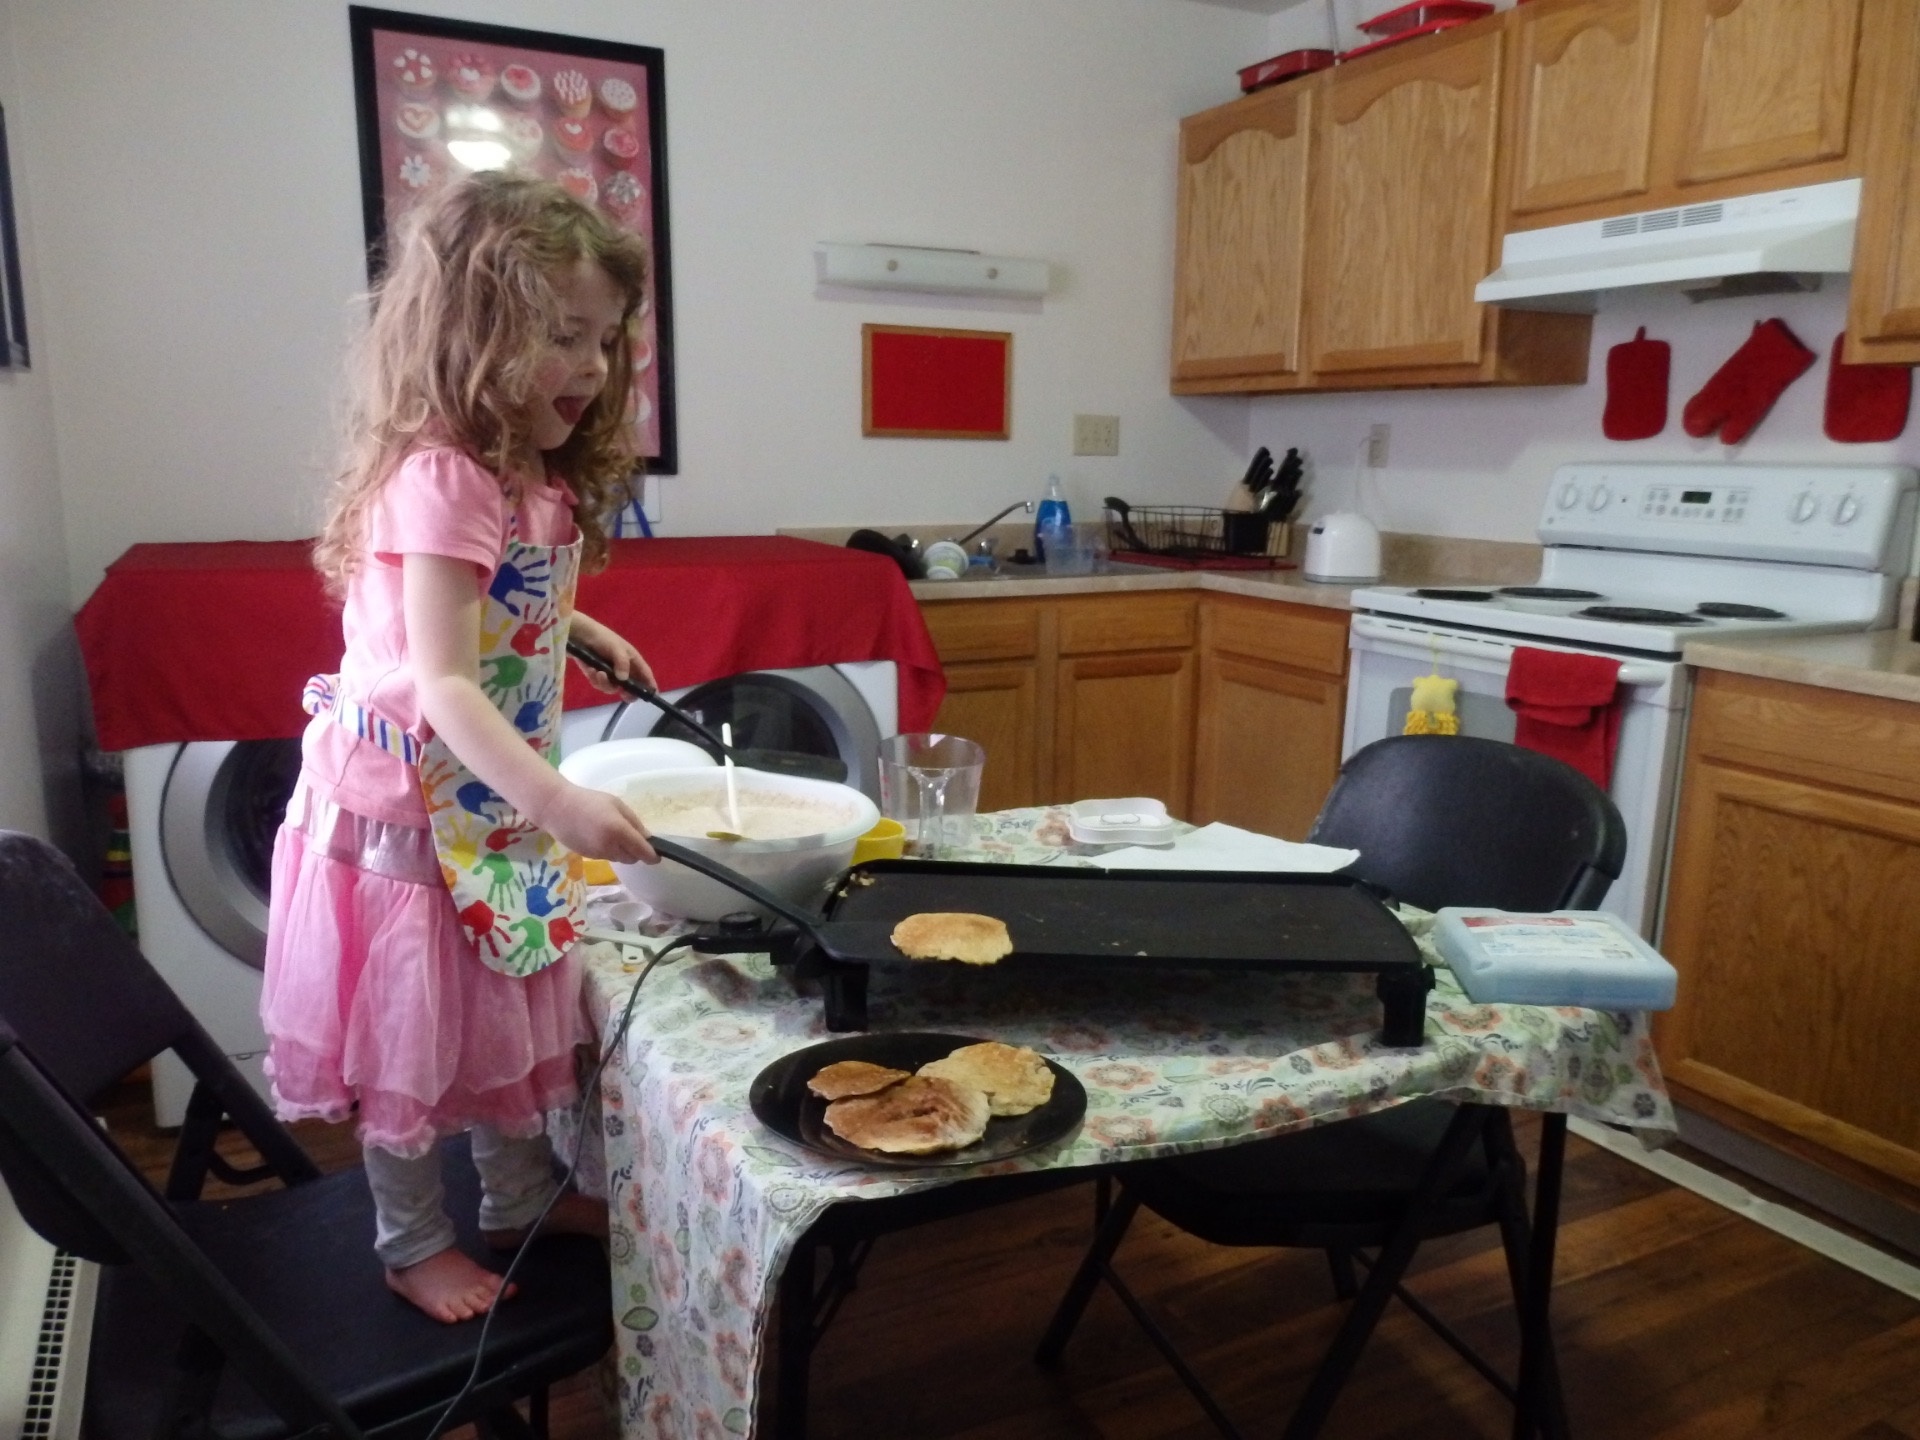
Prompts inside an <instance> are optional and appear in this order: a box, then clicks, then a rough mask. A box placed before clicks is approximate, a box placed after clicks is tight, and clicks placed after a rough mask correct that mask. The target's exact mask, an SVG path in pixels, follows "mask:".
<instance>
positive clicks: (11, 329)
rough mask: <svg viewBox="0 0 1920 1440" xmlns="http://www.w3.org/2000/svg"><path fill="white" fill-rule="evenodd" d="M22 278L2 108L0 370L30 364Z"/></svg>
mask: <svg viewBox="0 0 1920 1440" xmlns="http://www.w3.org/2000/svg"><path fill="white" fill-rule="evenodd" d="M23 293H24V292H23V291H22V288H21V280H20V231H19V227H18V226H17V225H16V224H15V223H14V218H13V160H12V158H11V157H10V156H9V154H8V152H7V114H6V110H5V109H4V108H0V370H25V369H28V368H29V359H30V357H29V355H28V352H27V309H26V301H25V299H24V298H23Z"/></svg>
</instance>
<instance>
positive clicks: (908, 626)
mask: <svg viewBox="0 0 1920 1440" xmlns="http://www.w3.org/2000/svg"><path fill="white" fill-rule="evenodd" d="M311 546H312V542H311V541H306V540H265V541H262V540H230V541H215V542H209V543H201V544H178V545H135V546H133V547H132V548H131V549H129V550H128V551H127V552H126V554H124V555H122V556H121V557H120V558H119V559H118V560H116V561H114V562H113V564H111V565H109V566H108V567H107V574H106V578H105V579H103V580H102V581H101V582H100V586H99V588H98V589H97V590H95V591H94V592H93V594H92V595H91V596H89V597H88V599H87V602H86V604H85V605H83V606H82V607H81V609H80V613H79V615H78V616H77V617H76V618H75V622H74V623H75V628H76V629H77V630H78V632H79V636H80V650H81V653H82V655H83V656H84V658H85V660H86V666H87V679H88V681H89V683H90V685H91V687H92V691H93V714H94V725H95V729H96V732H97V734H98V738H99V744H100V748H101V749H103V750H129V749H132V748H133V747H135V746H137V745H155V744H160V743H162V742H166V741H180V740H271V739H290V738H293V737H295V736H297V735H299V734H300V733H301V731H302V730H303V729H305V727H306V723H307V716H306V715H305V713H304V712H302V710H301V709H300V689H301V687H302V686H303V685H305V684H306V681H307V677H308V676H310V675H314V674H318V673H321V672H324V671H329V670H334V669H337V668H338V667H339V663H340V651H341V639H340V612H339V609H338V607H336V606H335V605H334V604H333V602H332V601H330V600H329V599H328V598H327V596H326V594H325V592H324V591H323V590H322V588H321V584H320V576H319V575H318V574H317V573H316V572H315V571H314V569H313V563H312V559H311ZM580 608H581V609H582V610H584V611H586V612H587V613H588V614H589V615H591V616H593V617H594V619H596V620H600V621H603V622H605V623H606V624H608V625H610V626H612V627H613V628H614V629H615V630H617V631H619V632H620V633H621V634H623V635H625V636H626V637H627V638H629V639H630V640H632V641H633V642H634V643H635V644H636V645H638V646H639V647H640V651H641V653H642V654H644V655H645V656H646V657H647V660H648V663H650V664H651V665H652V666H653V670H654V674H655V676H656V677H658V679H659V681H660V684H661V686H662V688H664V689H667V690H675V689H679V688H680V687H682V686H686V685H697V684H700V683H702V682H704V681H707V680H717V679H720V678H722V677H723V676H727V675H737V674H740V673H741V672H742V671H746V670H784V669H792V668H795V667H798V666H803V665H828V664H835V663H838V662H841V661H850V660H891V661H893V662H894V663H895V664H896V665H897V666H898V667H899V674H900V728H901V729H902V730H926V729H929V728H931V726H932V724H933V717H934V712H935V711H936V710H938V709H939V708H940V701H941V699H942V697H943V696H944V695H945V694H946V677H945V676H944V674H943V673H942V672H941V669H940V659H939V656H938V655H936V654H935V653H934V648H933V641H932V639H931V638H930V637H929V636H928V634H927V627H926V622H925V621H924V620H922V619H921V616H920V607H919V606H918V605H917V604H916V603H915V601H914V598H913V595H912V592H910V591H909V590H908V589H907V582H906V579H905V577H904V576H902V575H901V573H900V569H899V567H898V566H897V565H895V564H894V563H893V562H892V561H891V560H888V559H885V558H884V557H882V556H878V555H870V554H867V553H866V552H865V551H861V550H849V549H845V548H843V547H841V546H837V545H823V544H820V543H819V542H817V541H813V540H799V539H795V538H792V537H790V536H784V535H737V536H736V535H724V536H722V535H715V536H698V537H691V538H686V539H672V540H616V541H614V542H613V558H612V562H611V563H610V564H609V565H608V567H607V568H606V569H605V570H603V571H601V572H600V573H599V574H598V575H591V576H587V577H585V578H583V579H582V580H581V582H580ZM609 699H610V697H608V696H607V695H605V694H603V693H602V692H601V691H598V690H596V689H594V688H593V687H592V686H591V685H590V684H588V683H587V681H586V680H585V679H584V678H582V677H581V676H580V675H579V674H578V673H571V674H569V676H568V679H567V693H566V704H567V705H568V707H569V708H573V707H578V706H585V705H604V704H607V703H609Z"/></svg>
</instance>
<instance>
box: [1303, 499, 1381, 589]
mask: <svg viewBox="0 0 1920 1440" xmlns="http://www.w3.org/2000/svg"><path fill="white" fill-rule="evenodd" d="M1301 574H1303V575H1304V576H1305V577H1306V578H1307V579H1309V580H1323V581H1327V582H1329V583H1338V584H1342V585H1368V584H1371V583H1372V582H1373V581H1375V580H1378V579H1379V578H1380V532H1379V530H1378V529H1376V528H1375V526H1374V523H1373V522H1372V521H1371V520H1369V519H1367V517H1366V516H1364V515H1358V514H1355V513H1354V512H1353V511H1351V510H1340V511H1336V512H1335V513H1333V514H1332V515H1322V516H1321V517H1320V518H1319V519H1318V520H1316V521H1314V522H1313V526H1312V528H1311V529H1309V530H1308V531H1307V556H1306V563H1305V566H1304V567H1303V568H1302V570H1301Z"/></svg>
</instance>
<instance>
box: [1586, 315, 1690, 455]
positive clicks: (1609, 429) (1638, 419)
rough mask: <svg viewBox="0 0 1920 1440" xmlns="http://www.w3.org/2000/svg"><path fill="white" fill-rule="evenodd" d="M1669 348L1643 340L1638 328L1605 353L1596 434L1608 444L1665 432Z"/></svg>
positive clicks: (1644, 332) (1644, 335) (1644, 333)
mask: <svg viewBox="0 0 1920 1440" xmlns="http://www.w3.org/2000/svg"><path fill="white" fill-rule="evenodd" d="M1672 367H1673V347H1672V346H1671V345H1669V344H1668V343H1667V342H1666V341H1664V340H1649V339H1647V327H1646V326H1644V325H1642V326H1641V327H1640V330H1639V333H1638V334H1636V335H1635V336H1634V337H1633V339H1631V340H1623V341H1621V342H1620V344H1618V345H1616V346H1614V347H1613V348H1612V349H1611V350H1609V351H1607V408H1606V410H1605V412H1604V413H1603V414H1602V415H1601V417H1600V432H1601V433H1602V434H1603V435H1605V436H1606V437H1607V439H1609V440H1645V439H1648V438H1649V437H1651V436H1654V435H1658V434H1659V433H1660V432H1661V431H1662V430H1664V429H1666V428H1667V376H1668V373H1669V372H1670V371H1671V369H1672Z"/></svg>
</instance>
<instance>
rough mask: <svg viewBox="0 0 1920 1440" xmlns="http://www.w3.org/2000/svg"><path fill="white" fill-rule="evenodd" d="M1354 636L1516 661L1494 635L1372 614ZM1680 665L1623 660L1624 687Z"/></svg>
mask: <svg viewBox="0 0 1920 1440" xmlns="http://www.w3.org/2000/svg"><path fill="white" fill-rule="evenodd" d="M1353 634H1354V638H1355V639H1357V640H1378V641H1383V642H1385V643H1387V644H1390V645H1404V646H1406V647H1408V648H1409V649H1413V650H1421V651H1432V652H1435V653H1437V654H1441V655H1457V656H1459V657H1460V658H1462V659H1467V660H1500V661H1509V662H1510V661H1511V660H1512V659H1513V651H1514V646H1513V644H1512V643H1511V642H1509V641H1506V640H1496V639H1495V638H1493V637H1492V636H1490V635H1489V636H1485V637H1482V636H1478V635H1476V636H1473V637H1472V638H1470V639H1469V638H1468V637H1466V636H1461V635H1448V634H1444V633H1442V632H1440V631H1435V630H1426V629H1420V630H1414V629H1410V628H1408V627H1405V626H1401V625H1396V624H1394V623H1392V622H1391V621H1387V620H1381V619H1378V618H1376V617H1375V616H1372V615H1359V614H1356V615H1355V616H1354V617H1353ZM1537 648H1539V649H1542V650H1563V651H1566V652H1567V653H1569V654H1590V653H1593V652H1590V651H1580V650H1575V649H1573V647H1572V646H1567V645H1541V646H1539V647H1537ZM1678 668H1679V663H1678V662H1677V661H1676V662H1672V663H1663V662H1660V661H1652V660H1648V661H1633V660H1623V661H1621V663H1620V683H1621V684H1622V685H1664V684H1666V683H1667V681H1668V680H1670V679H1672V678H1673V672H1674V671H1675V670H1677V669H1678Z"/></svg>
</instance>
